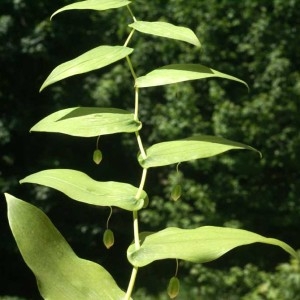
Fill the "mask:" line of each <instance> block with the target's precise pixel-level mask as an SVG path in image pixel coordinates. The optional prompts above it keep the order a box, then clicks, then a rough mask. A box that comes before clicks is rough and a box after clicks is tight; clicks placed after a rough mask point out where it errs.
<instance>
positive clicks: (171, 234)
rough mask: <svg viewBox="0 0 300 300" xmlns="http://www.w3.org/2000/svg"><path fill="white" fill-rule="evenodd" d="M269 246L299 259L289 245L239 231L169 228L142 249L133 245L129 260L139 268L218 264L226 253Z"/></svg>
mask: <svg viewBox="0 0 300 300" xmlns="http://www.w3.org/2000/svg"><path fill="white" fill-rule="evenodd" d="M252 243H265V244H270V245H275V246H279V247H281V248H282V249H283V250H284V251H286V252H288V253H289V254H290V255H292V256H294V257H295V258H297V259H299V257H298V255H297V252H296V251H295V250H294V249H293V248H291V247H290V246H289V245H287V244H286V243H284V242H282V241H280V240H277V239H273V238H266V237H263V236H261V235H259V234H256V233H253V232H250V231H246V230H242V229H236V228H225V227H213V226H203V227H199V228H196V229H180V228H175V227H170V228H166V229H164V230H162V231H159V232H157V233H153V234H150V235H148V236H147V237H146V238H145V240H144V242H143V243H142V245H141V247H140V249H138V250H135V245H134V244H132V245H130V246H129V248H128V250H127V257H128V260H129V261H130V263H131V264H132V265H134V266H135V267H143V266H146V265H148V264H150V263H152V262H153V261H156V260H160V259H167V258H176V259H183V260H186V261H190V262H195V263H205V262H209V261H212V260H215V259H217V258H219V257H220V256H222V255H223V254H225V253H226V252H228V251H230V250H232V249H234V248H236V247H238V246H243V245H248V244H252Z"/></svg>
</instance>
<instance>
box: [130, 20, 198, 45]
mask: <svg viewBox="0 0 300 300" xmlns="http://www.w3.org/2000/svg"><path fill="white" fill-rule="evenodd" d="M128 26H129V27H131V28H134V29H136V30H137V31H139V32H142V33H147V34H152V35H156V36H161V37H165V38H170V39H174V40H179V41H184V42H187V43H190V44H192V45H195V46H197V47H200V46H201V44H200V42H199V40H198V38H197V36H196V35H195V33H194V32H193V31H192V30H191V29H189V28H186V27H181V26H176V25H173V24H170V23H166V22H145V21H136V22H134V23H132V24H130V25H128Z"/></svg>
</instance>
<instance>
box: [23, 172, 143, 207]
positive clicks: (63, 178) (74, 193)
mask: <svg viewBox="0 0 300 300" xmlns="http://www.w3.org/2000/svg"><path fill="white" fill-rule="evenodd" d="M20 183H36V184H41V185H45V186H48V187H51V188H54V189H56V190H58V191H60V192H62V193H64V194H66V195H67V196H68V197H70V198H72V199H74V200H77V201H80V202H84V203H88V204H93V205H100V206H117V207H120V208H123V209H126V210H130V211H133V210H139V209H140V208H142V207H143V205H144V199H145V198H146V197H147V195H146V193H145V192H144V191H143V192H142V194H141V196H140V198H139V199H136V197H135V196H136V194H137V191H138V189H137V188H136V187H134V186H132V185H130V184H127V183H122V182H114V181H107V182H100V181H96V180H93V179H92V178H90V177H89V176H87V175H86V174H84V173H82V172H79V171H75V170H68V169H52V170H44V171H41V172H37V173H34V174H32V175H29V176H27V177H25V178H24V179H22V180H21V181H20Z"/></svg>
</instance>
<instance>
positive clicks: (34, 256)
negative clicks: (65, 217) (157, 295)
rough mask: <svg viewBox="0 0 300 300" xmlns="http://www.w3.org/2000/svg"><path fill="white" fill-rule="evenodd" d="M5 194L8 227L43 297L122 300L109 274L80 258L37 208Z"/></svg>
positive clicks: (49, 299)
mask: <svg viewBox="0 0 300 300" xmlns="http://www.w3.org/2000/svg"><path fill="white" fill-rule="evenodd" d="M5 197H6V201H7V207H8V220H9V225H10V228H11V230H12V233H13V235H14V238H15V240H16V242H17V245H18V247H19V249H20V252H21V254H22V256H23V259H24V260H25V262H26V264H27V265H28V267H29V268H30V269H31V270H32V272H33V273H34V275H35V276H36V279H37V283H38V288H39V291H40V293H41V295H42V297H43V298H44V299H48V300H57V299H59V300H74V299H78V300H94V299H111V300H115V299H123V297H124V295H125V293H124V292H123V291H122V290H121V289H120V288H119V287H118V286H117V284H116V282H115V281H114V279H113V278H112V276H111V275H110V274H109V273H108V272H107V271H106V270H105V269H104V268H103V267H101V266H100V265H98V264H96V263H94V262H91V261H88V260H84V259H81V258H79V257H78V256H77V255H76V254H75V253H74V252H73V250H72V248H71V247H70V246H69V244H68V243H67V242H66V240H65V239H64V238H63V236H62V235H61V234H60V232H59V231H58V230H57V229H56V227H55V226H54V225H53V224H52V223H51V221H50V220H49V218H48V217H47V216H46V215H45V214H44V213H43V212H42V211H41V210H40V209H38V208H36V207H35V206H33V205H31V204H29V203H27V202H24V201H22V200H20V199H17V198H15V197H14V196H12V195H9V194H5Z"/></svg>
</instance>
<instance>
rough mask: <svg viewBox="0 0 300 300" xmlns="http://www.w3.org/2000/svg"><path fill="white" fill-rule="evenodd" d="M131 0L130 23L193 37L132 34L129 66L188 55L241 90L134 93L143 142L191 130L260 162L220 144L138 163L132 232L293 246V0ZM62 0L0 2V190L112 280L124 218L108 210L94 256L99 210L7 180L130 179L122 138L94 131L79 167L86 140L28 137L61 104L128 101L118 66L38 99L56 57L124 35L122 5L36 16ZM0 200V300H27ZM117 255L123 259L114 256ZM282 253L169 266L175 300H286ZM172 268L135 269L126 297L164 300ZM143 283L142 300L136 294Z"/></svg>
mask: <svg viewBox="0 0 300 300" xmlns="http://www.w3.org/2000/svg"><path fill="white" fill-rule="evenodd" d="M134 1H135V2H136V6H138V4H140V6H139V7H140V10H139V11H135V12H134V13H135V15H136V16H137V18H139V19H143V20H149V21H156V20H165V21H168V22H171V23H174V24H178V25H182V26H187V27H190V28H192V29H193V30H194V31H195V32H196V34H197V36H198V37H199V39H200V41H201V42H202V44H203V47H202V49H201V50H200V51H199V50H198V49H195V48H194V47H192V46H189V45H185V44H181V43H179V42H176V41H164V40H163V39H159V38H154V37H150V36H142V35H135V37H134V42H135V43H136V48H137V49H139V50H136V51H135V53H134V55H133V56H132V60H133V64H134V66H135V68H136V69H137V70H138V72H139V74H138V75H141V74H144V73H145V72H147V71H149V70H150V69H153V68H155V67H159V66H161V65H163V64H171V63H177V62H182V63H194V62H195V63H199V62H200V63H202V64H204V65H208V66H211V67H212V68H215V69H218V70H220V71H223V72H225V73H228V74H232V75H234V76H237V77H239V78H241V79H243V80H245V81H246V82H247V83H248V84H249V86H250V92H249V93H248V92H247V90H246V89H245V88H244V87H243V86H240V85H238V84H236V83H234V82H229V81H224V80H220V79H219V80H217V79H210V80H207V81H203V80H202V81H199V82H192V83H184V84H180V85H178V86H175V87H174V86H170V87H159V88H153V89H152V88H149V89H146V90H143V91H142V97H141V101H140V102H141V108H140V111H141V121H142V122H143V124H144V125H143V126H144V128H143V132H142V134H143V135H144V140H145V141H148V142H149V144H150V143H151V144H152V143H155V142H159V141H162V140H171V139H175V138H184V137H186V136H188V135H191V134H193V133H203V134H215V135H220V136H223V137H226V138H229V139H233V140H238V141H241V142H243V143H246V144H249V145H252V146H254V147H255V148H257V149H259V150H260V151H261V152H262V154H263V158H262V159H261V160H259V159H258V158H257V156H255V155H253V156H252V155H250V156H249V155H248V154H247V153H244V152H232V153H230V154H225V155H222V156H218V157H216V158H212V159H208V160H200V161H197V162H192V163H182V164H181V165H180V166H179V171H180V173H179V176H178V175H177V174H176V169H175V167H168V168H163V169H159V170H157V171H156V170H155V171H152V170H151V172H150V174H149V175H150V176H149V179H150V180H149V181H148V184H147V186H146V189H147V191H148V195H149V196H150V206H149V209H148V210H145V211H144V212H142V214H141V217H142V218H141V221H142V230H151V229H155V230H156V229H162V228H163V227H165V226H173V225H176V226H180V227H184V228H194V227H196V226H201V225H226V226H232V227H238V228H244V229H248V230H253V231H255V232H257V233H259V234H262V235H265V236H268V235H272V236H274V237H276V238H279V239H282V240H284V241H286V242H287V243H289V244H291V245H292V246H293V247H294V248H300V242H299V237H298V236H299V228H300V172H299V165H300V131H299V128H300V119H299V113H298V112H299V96H300V73H299V69H300V68H299V64H300V57H299V56H300V52H299V36H300V35H299V30H300V21H299V20H300V2H299V1H296V0H294V1H293V0H274V1H267V0H266V1H253V0H244V1H234V0H224V1H218V0H211V1H202V0H201V1H199V0H189V1H183V0H169V1H164V0H153V1H146V2H145V1H142V0H134ZM68 3H70V1H58V0H56V1H37V0H35V1H33V0H27V1H25V0H13V1H11V0H2V1H1V3H0V66H1V72H0V104H1V109H0V147H1V152H0V155H1V156H0V190H1V192H7V191H9V192H12V193H14V194H15V195H16V196H18V195H22V198H24V199H27V200H30V201H31V202H32V203H34V204H35V205H37V206H39V207H41V208H42V209H43V210H44V211H45V212H46V213H47V214H48V215H49V216H50V217H51V219H52V220H53V222H54V224H55V225H56V226H57V227H58V228H59V229H60V230H61V232H62V233H63V234H64V236H65V237H66V238H67V240H68V241H69V242H70V244H71V245H72V247H73V248H74V250H75V252H76V253H77V254H78V255H79V256H81V257H84V258H88V259H92V260H94V261H97V262H99V263H101V264H102V265H103V266H104V267H106V268H107V269H108V270H109V271H110V272H111V274H112V275H113V276H114V277H115V278H116V280H117V282H118V283H119V285H120V286H121V287H124V288H125V287H126V284H127V280H128V278H129V272H130V270H129V265H128V263H127V261H126V256H125V249H126V248H127V245H128V244H129V243H130V241H131V239H132V236H131V227H130V225H128V222H127V221H129V220H131V216H130V214H128V213H126V212H121V211H119V210H115V211H114V214H113V217H112V220H111V222H110V226H111V227H112V229H113V230H114V232H115V237H116V245H115V246H114V247H113V248H112V249H111V250H110V251H107V250H105V248H104V246H102V244H101V238H102V237H101V234H102V232H103V230H104V229H105V225H106V224H105V223H106V218H107V216H108V214H109V211H108V210H107V209H102V208H95V207H89V206H86V205H83V204H80V203H73V202H71V201H69V200H68V199H65V198H64V197H63V196H62V195H60V194H59V193H57V192H55V191H53V190H50V189H48V188H45V187H35V188H32V186H28V187H27V186H26V185H24V186H19V183H18V180H20V179H21V178H23V177H25V176H26V175H28V174H30V173H34V172H37V171H39V170H41V169H47V168H53V167H62V168H74V169H78V170H81V171H83V172H86V173H87V174H89V175H90V176H91V177H93V178H94V179H98V180H100V179H101V180H111V179H112V178H113V179H114V180H120V181H122V180H123V181H126V182H129V183H132V184H137V181H138V180H139V176H140V174H139V173H137V172H139V167H138V165H137V162H136V153H135V152H136V148H135V140H134V139H132V138H131V137H130V136H129V135H126V134H124V135H122V136H119V137H103V138H101V141H100V146H101V150H102V152H103V161H102V162H101V167H98V166H96V165H95V164H94V163H93V161H92V153H93V150H94V147H95V143H96V141H95V140H94V139H86V140H82V139H77V138H68V139H65V138H64V137H63V136H60V135H40V134H37V133H31V134H29V133H28V131H29V129H30V128H31V127H32V126H33V125H34V124H35V123H36V122H37V121H39V120H40V119H42V118H43V117H44V116H46V115H48V114H50V113H51V112H53V111H56V110H58V109H61V108H65V107H71V106H79V105H80V106H89V105H90V106H94V105H98V106H114V107H120V108H126V109H132V107H133V103H132V101H133V90H132V88H131V87H130V84H131V81H130V74H129V72H128V70H127V69H126V68H124V66H123V65H122V63H121V64H116V65H113V66H110V67H107V68H105V69H103V70H100V71H96V72H93V73H91V74H88V75H82V76H81V75H80V76H76V77H73V78H70V79H68V80H67V81H63V82H61V83H58V84H55V85H53V86H51V87H49V88H48V90H46V91H44V92H42V94H39V93H38V89H39V87H40V85H41V83H42V82H43V80H44V79H45V78H46V76H47V74H48V73H49V71H50V70H52V69H53V67H54V66H56V65H57V64H59V63H61V62H63V61H66V60H69V59H70V58H73V57H75V56H77V55H79V54H81V53H82V52H84V51H86V50H87V49H89V48H92V47H96V46H98V45H100V44H123V42H124V40H125V38H126V35H127V33H128V32H127V29H126V28H124V26H122V23H124V22H125V21H127V19H126V18H127V15H126V13H124V12H123V10H122V9H119V10H117V13H116V11H107V12H105V13H101V14H99V13H96V12H87V13H85V14H82V13H80V12H78V13H77V12H73V13H70V14H68V13H65V14H64V15H63V16H57V17H55V18H54V20H53V21H52V22H51V23H50V21H49V16H50V15H51V13H52V12H53V11H55V10H56V9H57V8H59V7H61V6H63V5H66V4H68ZM74 41H75V43H74ZM74 44H76V47H73V46H72V47H70V45H74ZM124 64H125V62H124ZM174 99H175V100H174ZM124 170H126V173H125V172H124ZM178 180H180V182H181V184H182V187H183V196H182V199H181V200H179V201H178V202H176V203H173V202H171V201H169V200H170V191H171V187H172V186H173V185H174V183H175V182H177V181H178ZM24 195H26V196H24ZM0 203H1V204H0V205H1V207H0V208H1V210H0V211H1V217H0V222H1V227H0V228H1V231H0V235H1V236H0V238H1V244H0V269H1V274H2V276H1V277H2V278H4V279H2V280H1V285H0V295H3V296H4V295H11V296H15V295H17V296H20V297H21V296H22V297H27V298H28V299H39V296H38V292H37V289H36V287H35V282H34V277H33V276H32V275H31V273H30V271H29V270H27V267H26V266H25V265H24V263H23V262H22V260H21V258H20V255H19V253H18V250H17V249H16V245H15V243H14V241H13V238H12V235H11V233H10V231H9V228H8V224H7V218H6V216H5V213H4V212H5V211H6V209H5V206H4V201H1V202H0ZM120 249H121V251H122V250H123V253H124V255H123V256H120V255H118V254H119V253H120V252H119V251H120ZM287 260H288V258H287V256H286V255H285V254H282V253H281V252H279V251H277V250H276V249H273V248H271V247H268V246H261V245H259V246H255V245H254V246H250V247H247V248H245V249H243V248H241V249H239V250H238V251H233V252H232V253H230V254H227V255H226V256H224V257H223V258H222V259H221V260H218V261H216V262H214V263H210V264H206V265H196V266H195V265H189V264H184V265H181V268H180V272H179V277H180V278H181V280H183V281H184V283H183V292H182V294H181V297H182V298H180V299H187V298H189V299H199V297H200V296H202V297H203V299H208V300H209V299H230V300H231V299H245V300H251V299H297V297H299V296H298V295H299V293H300V291H299V286H300V275H299V272H300V271H299V266H297V264H296V263H293V262H291V263H290V264H288V263H284V264H283V262H286V261H287ZM115 264H117V265H118V268H117V269H114V265H115ZM174 269H175V264H174V262H172V261H167V262H162V263H161V262H159V263H154V264H153V265H151V266H149V267H147V268H145V269H142V270H141V272H140V278H139V280H138V283H137V285H138V286H144V289H140V290H138V291H137V292H136V298H135V299H139V298H140V299H148V298H149V299H152V298H153V297H154V299H158V298H159V297H160V298H161V299H164V298H163V297H164V296H159V295H162V294H161V293H162V292H163V291H164V289H165V287H166V286H167V282H168V279H169V278H170V277H171V276H172V275H173V273H174ZM187 275H190V276H189V277H187ZM164 282H165V284H162V283H164ZM145 291H147V295H154V296H153V297H152V296H147V297H148V298H146V296H145ZM151 297H152V298H151ZM0 299H1V297H0ZM3 299H6V298H4V297H3Z"/></svg>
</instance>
